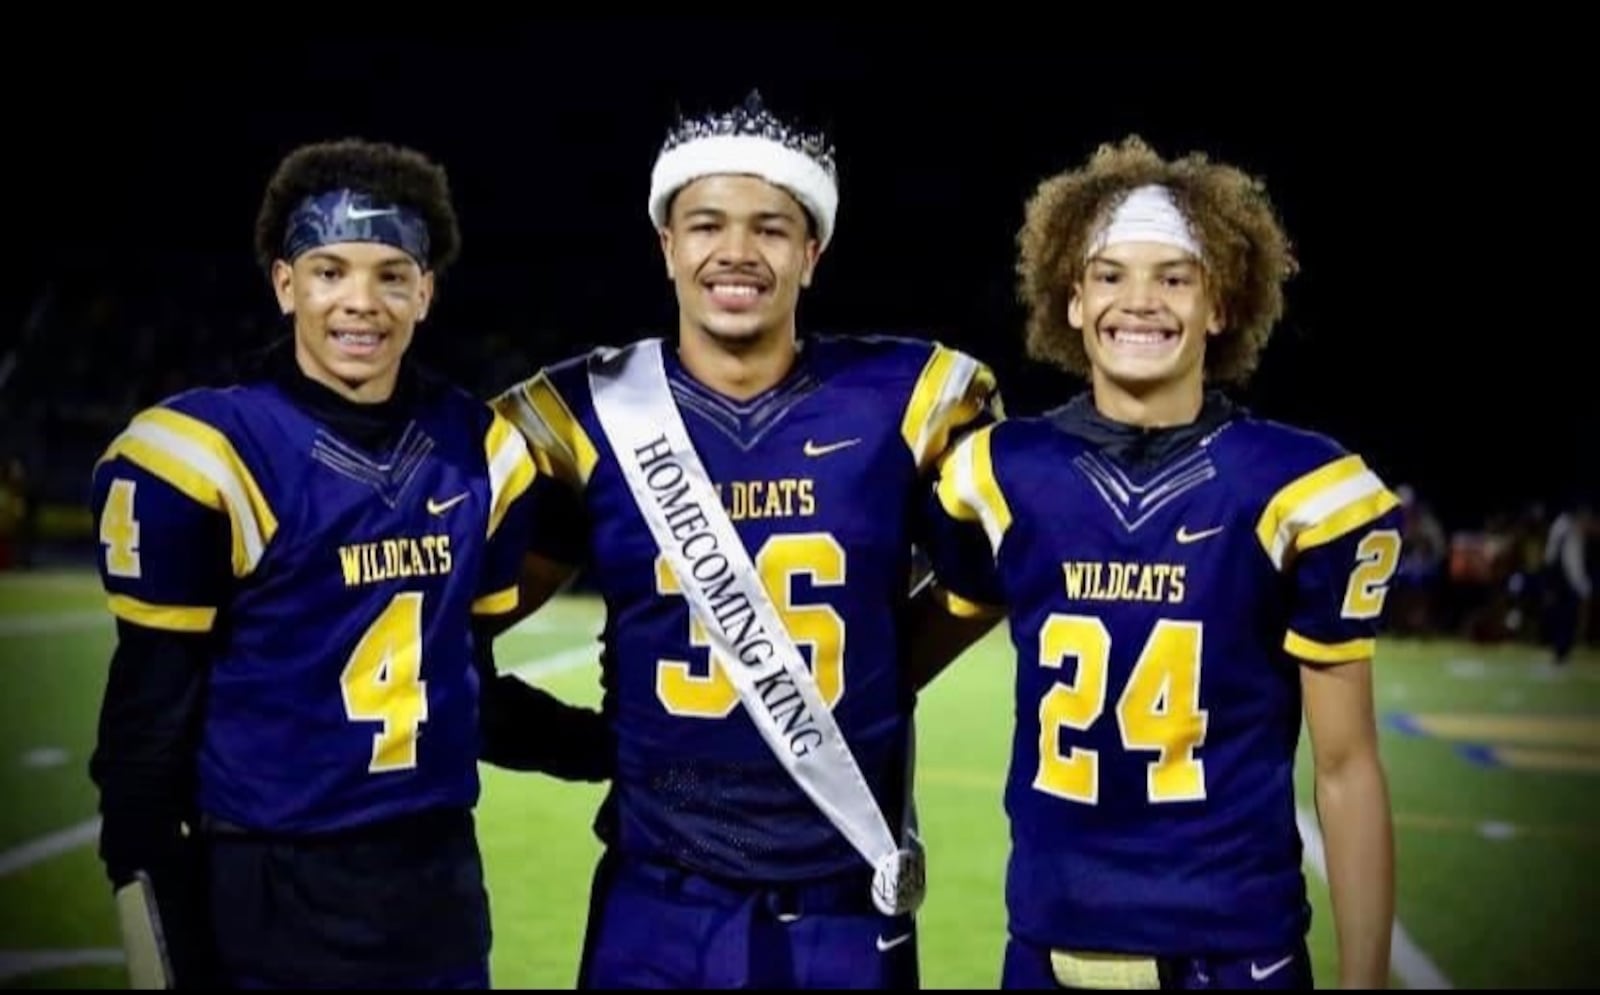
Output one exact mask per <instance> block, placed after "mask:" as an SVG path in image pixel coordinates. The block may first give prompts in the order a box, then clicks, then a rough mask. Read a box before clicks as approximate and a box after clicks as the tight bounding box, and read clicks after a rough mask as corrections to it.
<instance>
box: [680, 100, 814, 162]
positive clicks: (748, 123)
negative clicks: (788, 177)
mask: <svg viewBox="0 0 1600 995" xmlns="http://www.w3.org/2000/svg"><path fill="white" fill-rule="evenodd" d="M719 135H758V136H760V137H762V138H765V139H768V140H770V141H774V142H777V143H779V144H780V145H783V146H785V147H787V148H791V149H794V150H795V151H796V152H800V153H802V154H804V155H806V156H809V157H810V158H811V159H813V160H814V161H815V162H816V163H817V165H819V166H821V167H822V169H823V171H824V172H826V173H827V174H828V175H829V176H830V177H834V178H835V179H837V177H838V170H837V168H836V167H835V166H834V161H833V156H834V149H833V144H832V143H831V142H829V141H828V138H827V136H826V135H824V134H823V133H822V132H820V131H814V132H808V131H802V130H800V129H799V128H797V127H795V126H793V125H790V124H787V123H785V122H783V121H781V120H779V119H778V118H777V117H776V116H774V115H773V113H772V112H771V111H769V110H767V108H766V105H765V104H763V103H762V102H761V94H760V92H758V91H756V90H751V91H750V95H749V96H747V97H745V98H744V103H743V104H741V105H739V106H738V107H735V108H734V109H733V110H731V111H724V112H723V113H720V114H707V115H705V116H703V117H697V118H683V117H680V118H679V119H678V123H677V124H676V125H674V126H673V128H672V130H671V131H669V132H668V133H667V139H666V141H665V142H663V143H662V145H661V153H662V154H665V153H667V152H670V151H671V150H672V149H675V148H677V147H678V146H679V145H683V144H685V143H686V142H693V141H697V140H699V139H702V138H712V137H715V136H719Z"/></svg>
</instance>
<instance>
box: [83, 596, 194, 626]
mask: <svg viewBox="0 0 1600 995" xmlns="http://www.w3.org/2000/svg"><path fill="white" fill-rule="evenodd" d="M107 602H108V604H109V605H110V608H111V614H113V615H115V616H117V617H118V618H120V619H124V620H126V621H129V622H133V623H134V624H136V625H143V626H146V627H148V628H151V629H165V630H167V631H169V632H210V631H211V627H212V626H213V625H215V624H216V621H217V610H216V609H215V608H191V607H186V606H181V605H153V604H150V603H149V602H148V601H140V600H139V599H138V598H130V597H129V596H128V595H126V594H113V595H111V596H110V597H109V598H108V599H107Z"/></svg>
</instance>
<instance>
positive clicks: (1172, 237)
mask: <svg viewBox="0 0 1600 995" xmlns="http://www.w3.org/2000/svg"><path fill="white" fill-rule="evenodd" d="M1123 242H1160V243H1162V244H1163V245H1171V246H1175V247H1177V248H1179V249H1182V250H1184V251H1185V252H1187V253H1189V254H1190V255H1192V256H1196V257H1199V256H1202V255H1204V253H1202V252H1201V251H1200V242H1199V240H1197V239H1196V238H1195V237H1194V232H1193V230H1192V229H1191V228H1190V227H1189V219H1188V218H1186V217H1184V214H1183V212H1182V211H1181V210H1179V209H1178V204H1177V202H1176V201H1174V200H1173V199H1172V191H1171V190H1168V189H1167V188H1166V187H1164V186H1159V185H1156V184H1150V185H1148V186H1142V187H1139V188H1137V189H1135V190H1133V191H1132V192H1130V193H1129V194H1128V195H1127V197H1125V198H1123V201H1122V203H1121V204H1119V205H1117V209H1116V211H1114V212H1113V213H1112V215H1111V220H1109V221H1107V222H1106V224H1105V227H1103V228H1101V229H1100V231H1099V232H1098V233H1097V234H1096V235H1095V237H1094V238H1091V239H1090V240H1089V247H1088V249H1087V251H1086V252H1085V253H1084V255H1085V257H1086V258H1087V257H1091V256H1094V255H1095V254H1096V253H1099V252H1101V251H1103V250H1105V249H1107V248H1109V247H1111V246H1113V245H1119V244H1121V243H1123Z"/></svg>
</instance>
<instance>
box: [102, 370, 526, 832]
mask: <svg viewBox="0 0 1600 995" xmlns="http://www.w3.org/2000/svg"><path fill="white" fill-rule="evenodd" d="M535 473H536V471H535V468H534V464H533V460H532V457H531V455H530V453H529V452H528V449H527V445H526V443H525V441H524V440H523V438H522V436H521V434H520V433H518V432H517V431H516V429H514V428H513V427H512V426H511V425H510V424H509V423H508V422H506V421H505V420H504V419H502V418H500V417H498V416H497V415H495V414H494V412H493V411H492V410H490V409H489V407H488V406H487V405H485V404H484V403H483V402H481V401H477V400H474V399H473V398H471V397H470V396H469V395H467V394H465V393H463V392H459V391H456V390H454V389H447V388H440V389H438V390H436V391H431V392H430V393H428V394H427V395H426V397H425V399H424V400H423V401H422V402H421V404H420V406H419V408H418V411H417V414H416V415H415V416H414V418H413V419H412V421H411V422H410V423H409V425H408V426H407V427H406V428H405V430H404V432H403V434H402V435H401V436H400V437H399V439H398V441H397V442H396V443H395V444H394V445H393V447H392V449H391V450H390V451H389V452H386V453H381V454H374V453H368V452H365V451H363V450H361V449H359V448H357V447H355V446H353V445H351V444H349V443H347V442H345V441H343V440H341V438H340V437H338V436H336V435H334V434H333V433H332V432H331V431H330V430H329V429H328V428H326V427H325V426H324V425H323V424H322V423H320V422H319V421H317V420H315V419H313V418H312V417H311V416H310V415H309V414H307V413H306V412H305V411H304V410H303V409H302V408H300V407H298V406H297V405H296V404H294V403H293V402H292V401H291V400H290V398H289V397H288V396H286V395H285V394H284V393H283V392H282V390H281V389H280V388H279V387H277V386H275V385H274V384H272V383H270V382H262V383H252V384H248V385H244V386H238V387H232V388H228V389H220V390H216V389H204V390H195V391H192V392H188V393H184V394H180V395H178V396H175V397H172V398H170V399H168V400H166V401H164V402H162V403H161V404H159V405H156V406H154V407H151V408H149V409H146V410H144V411H142V412H141V413H139V414H138V415H137V416H136V417H134V418H133V419H132V421H131V422H130V423H129V424H128V426H127V428H126V429H125V430H124V431H123V432H122V433H121V434H120V435H119V436H117V438H116V439H115V440H114V441H113V442H112V443H111V445H110V447H109V448H108V449H107V450H106V452H105V454H104V455H103V456H102V457H101V459H100V460H99V462H98V463H97V464H96V466H95V469H94V479H93V511H94V518H95V521H96V523H97V527H98V530H99V532H98V534H99V539H100V544H101V546H100V552H101V556H100V559H99V566H100V573H101V576H102V579H103V582H104V585H105V588H106V591H107V593H108V595H109V598H110V607H111V611H112V612H113V613H114V614H115V615H117V616H118V617H120V618H122V619H126V620H128V621H130V622H135V623H138V624H140V625H143V626H149V627H152V628H157V629H169V630H175V631H182V632H211V633H214V637H215V647H216V649H215V657H214V660H213V664H212V666H211V669H210V673H209V676H208V686H207V690H206V705H205V718H204V725H203V731H202V733H201V742H200V756H199V802H200V807H201V809H202V811H204V812H206V813H209V814H210V815H212V816H214V817H216V818H219V819H223V820H226V821H228V822H231V823H235V824H238V825H240V826H245V827H250V828H255V829H261V830H269V831H277V832H285V833H305V832H318V831H325V830H334V829H340V828H345V827H349V826H355V825H360V824H364V823H368V822H372V821H376V820H379V819H383V818H386V817H390V816H395V815H399V814H402V813H406V812H410V811H415V810H419V809H423V808H428V807H432V806H440V805H453V806H464V805H470V804H472V803H473V802H475V801H476V799H477V794H478V781H477V754H478V731H477V695H478V677H477V673H476V671H475V669H474V665H473V654H472V632H471V624H470V623H471V618H472V615H473V614H474V613H477V614H503V613H507V612H510V611H512V610H514V609H515V607H516V603H517V587H516V584H517V573H518V568H519V565H520V558H521V554H522V550H523V548H525V546H526V543H527V536H526V524H525V523H526V516H525V515H523V514H522V513H521V512H522V509H523V504H522V498H523V495H524V494H525V493H526V492H527V490H528V488H529V485H530V483H531V481H532V480H533V479H534V476H535Z"/></svg>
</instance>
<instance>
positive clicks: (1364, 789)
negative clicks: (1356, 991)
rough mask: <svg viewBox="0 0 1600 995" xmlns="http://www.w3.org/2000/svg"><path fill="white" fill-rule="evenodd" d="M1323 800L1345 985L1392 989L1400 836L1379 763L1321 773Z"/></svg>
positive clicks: (1364, 761)
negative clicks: (1397, 836) (1391, 956)
mask: <svg viewBox="0 0 1600 995" xmlns="http://www.w3.org/2000/svg"><path fill="white" fill-rule="evenodd" d="M1316 795H1317V814H1318V817H1319V819H1320V820H1321V824H1322V832H1323V837H1324V841H1325V843H1326V850H1327V863H1328V886H1329V889H1330V891H1331V892H1332V897H1333V917H1334V927H1335V930H1336V932H1337V935H1338V941H1339V982H1340V985H1341V986H1342V987H1345V988H1382V987H1387V985H1388V982H1389V938H1390V934H1391V931H1392V929H1393V925H1392V924H1393V922H1394V831H1393V824H1392V819H1391V817H1390V812H1389V791H1388V786H1387V783H1386V781H1385V778H1384V774H1383V768H1382V766H1381V765H1380V764H1379V762H1378V758H1377V756H1376V755H1375V754H1367V755H1364V756H1360V757H1352V758H1350V759H1349V760H1346V761H1344V762H1343V763H1341V764H1339V766H1338V767H1336V768H1334V769H1331V770H1318V772H1317V789H1316Z"/></svg>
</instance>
